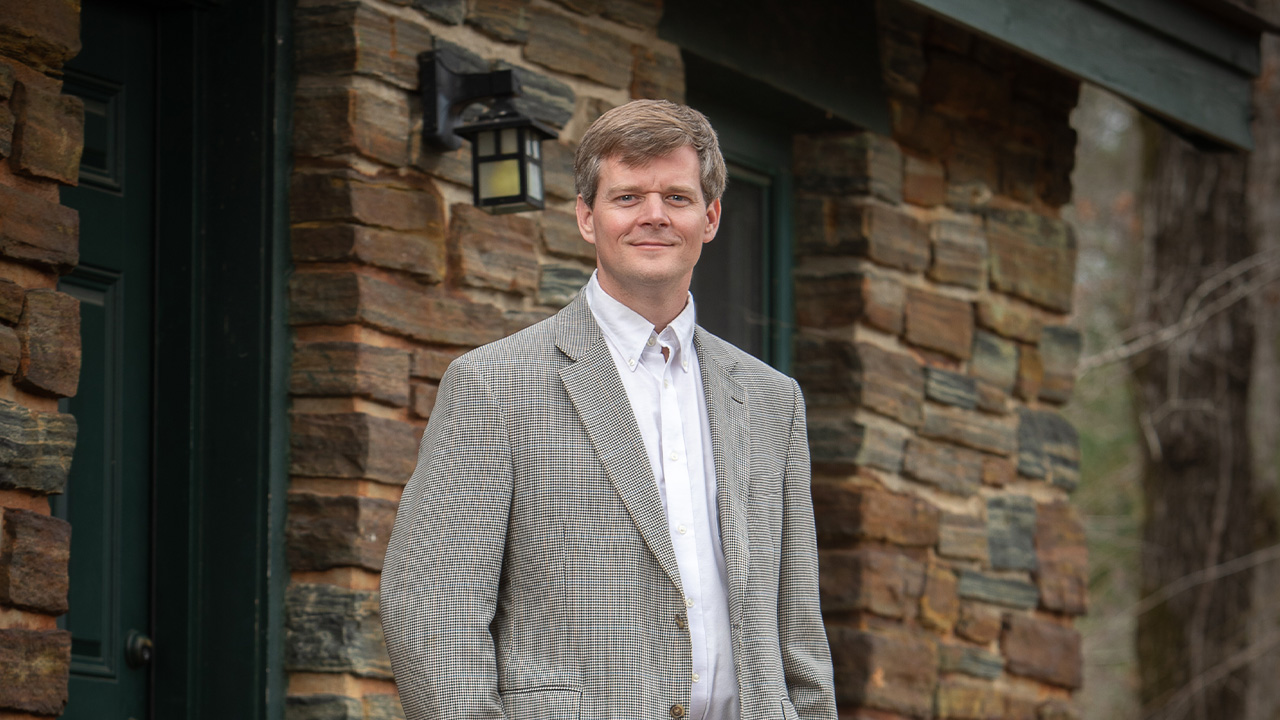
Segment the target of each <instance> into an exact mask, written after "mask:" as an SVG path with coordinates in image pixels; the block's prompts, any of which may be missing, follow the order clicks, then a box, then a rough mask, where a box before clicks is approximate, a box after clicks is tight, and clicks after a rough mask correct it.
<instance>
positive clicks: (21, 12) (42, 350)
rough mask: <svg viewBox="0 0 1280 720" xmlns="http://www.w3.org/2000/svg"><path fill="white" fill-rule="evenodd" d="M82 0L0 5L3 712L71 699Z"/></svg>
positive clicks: (16, 714)
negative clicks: (72, 274)
mask: <svg viewBox="0 0 1280 720" xmlns="http://www.w3.org/2000/svg"><path fill="white" fill-rule="evenodd" d="M79 34H80V13H79V2H74V1H73V0H51V1H50V2H45V3H22V2H12V1H10V0H0V716H3V717H5V718H15V719H17V718H32V717H37V716H43V717H48V716H54V715H58V714H60V713H61V712H62V710H63V708H64V707H65V705H66V701H67V671H68V667H69V663H70V661H71V637H70V635H69V633H67V632H66V631H63V630H59V629H58V627H57V616H59V615H61V614H63V613H65V612H66V611H67V587H68V584H67V561H68V558H69V556H70V547H71V527H70V525H69V524H68V523H66V522H65V521H63V520H60V519H58V518H54V517H50V514H49V501H48V496H49V495H51V494H57V493H60V492H62V489H63V487H64V486H65V485H66V481H67V472H68V471H69V469H70V467H71V453H72V450H73V449H74V447H75V438H76V424H75V419H74V418H72V417H71V416H70V415H66V414H63V413H60V412H58V399H59V398H64V397H70V396H72V395H74V394H75V392H76V385H77V382H78V380H79V376H80V306H79V303H78V302H77V301H76V300H75V299H74V298H72V297H71V296H69V295H66V294H64V293H61V292H58V290H57V284H58V278H59V277H60V276H61V275H64V274H66V273H67V272H69V271H70V270H71V269H72V268H73V267H74V266H75V264H76V262H77V260H78V244H79V222H78V217H77V215H76V212H75V211H74V210H71V209H70V208H67V207H64V206H63V205H62V204H60V202H59V199H58V188H59V187H61V186H63V185H74V184H76V179H77V176H78V174H79V165H80V148H81V145H82V135H83V130H82V128H83V121H84V112H83V106H82V105H81V103H80V101H79V100H78V99H76V98H73V97H70V96H67V95H63V94H62V81H61V69H62V66H63V64H64V63H66V61H67V60H70V59H71V58H72V57H74V56H75V54H76V53H77V52H79V50H80V40H79Z"/></svg>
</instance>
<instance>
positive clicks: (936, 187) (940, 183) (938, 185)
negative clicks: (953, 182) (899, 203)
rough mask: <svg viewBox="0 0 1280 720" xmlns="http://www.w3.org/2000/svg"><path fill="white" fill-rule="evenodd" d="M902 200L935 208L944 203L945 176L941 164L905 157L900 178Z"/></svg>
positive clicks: (914, 157) (909, 156) (945, 194)
mask: <svg viewBox="0 0 1280 720" xmlns="http://www.w3.org/2000/svg"><path fill="white" fill-rule="evenodd" d="M902 199H903V201H905V202H908V203H911V204H912V205H920V206H922V207H937V206H938V205H941V204H942V203H944V202H946V200H947V176H946V171H945V170H943V167H942V163H940V162H938V161H936V160H927V159H924V158H919V157H916V156H915V155H907V156H906V164H905V169H904V172H903V178H902Z"/></svg>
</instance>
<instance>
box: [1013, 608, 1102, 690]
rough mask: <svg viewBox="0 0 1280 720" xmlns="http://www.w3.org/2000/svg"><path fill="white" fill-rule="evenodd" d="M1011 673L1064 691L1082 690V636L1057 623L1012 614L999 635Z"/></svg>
mask: <svg viewBox="0 0 1280 720" xmlns="http://www.w3.org/2000/svg"><path fill="white" fill-rule="evenodd" d="M1000 648H1001V650H1003V651H1004V654H1005V657H1006V658H1007V659H1008V668H1009V673H1010V674H1013V675H1021V676H1023V677H1029V678H1034V679H1036V680H1042V681H1044V682H1047V683H1051V684H1053V685H1060V686H1062V687H1065V688H1070V689H1074V688H1078V687H1080V680H1081V677H1082V674H1083V670H1082V663H1081V654H1080V633H1078V632H1076V631H1075V630H1073V629H1072V628H1069V627H1063V626H1062V625H1059V624H1057V623H1054V622H1050V621H1047V620H1040V619H1038V618H1034V617H1031V616H1028V615H1021V614H1017V613H1013V614H1010V615H1009V616H1008V617H1007V618H1006V619H1005V624H1004V630H1003V631H1002V632H1001V634H1000Z"/></svg>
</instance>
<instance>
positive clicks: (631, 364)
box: [627, 358, 636, 367]
mask: <svg viewBox="0 0 1280 720" xmlns="http://www.w3.org/2000/svg"><path fill="white" fill-rule="evenodd" d="M627 364H628V365H630V366H631V367H635V366H636V361H635V358H627Z"/></svg>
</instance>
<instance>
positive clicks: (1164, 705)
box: [1143, 631, 1280, 720]
mask: <svg viewBox="0 0 1280 720" xmlns="http://www.w3.org/2000/svg"><path fill="white" fill-rule="evenodd" d="M1277 646H1280V631H1275V632H1271V633H1268V634H1267V635H1265V636H1263V637H1262V638H1261V639H1260V640H1258V641H1257V642H1254V643H1252V644H1250V645H1249V646H1248V647H1245V648H1242V649H1241V650H1240V651H1239V652H1236V653H1235V654H1233V655H1231V656H1230V657H1227V658H1226V659H1224V660H1223V661H1222V662H1220V663H1218V664H1217V665H1214V666H1213V667H1211V668H1208V669H1207V670H1205V671H1204V672H1202V673H1199V674H1198V675H1196V676H1195V677H1194V678H1192V679H1191V681H1190V682H1188V683H1187V684H1186V685H1183V686H1182V687H1181V688H1178V691H1177V692H1175V693H1173V694H1172V695H1170V696H1169V698H1168V699H1167V700H1164V701H1163V702H1160V703H1159V704H1158V705H1156V707H1155V708H1154V709H1152V710H1150V711H1148V712H1146V713H1144V715H1143V717H1144V719H1145V720H1156V718H1160V719H1161V720H1177V718H1180V717H1182V715H1183V713H1181V712H1180V711H1182V710H1183V707H1184V706H1185V705H1186V704H1187V703H1188V702H1190V701H1191V699H1192V698H1194V697H1197V696H1199V695H1200V693H1202V692H1203V691H1204V689H1205V688H1207V687H1209V686H1211V685H1213V684H1214V683H1218V682H1221V681H1222V680H1223V679H1224V678H1226V677H1227V676H1228V675H1230V674H1231V673H1233V672H1235V671H1236V670H1239V669H1240V668H1242V667H1245V666H1246V665H1248V664H1249V663H1252V662H1254V661H1255V660H1257V659H1258V658H1260V657H1262V656H1263V655H1265V654H1266V653H1268V652H1269V651H1271V650H1272V649H1274V648H1276V647H1277Z"/></svg>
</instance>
